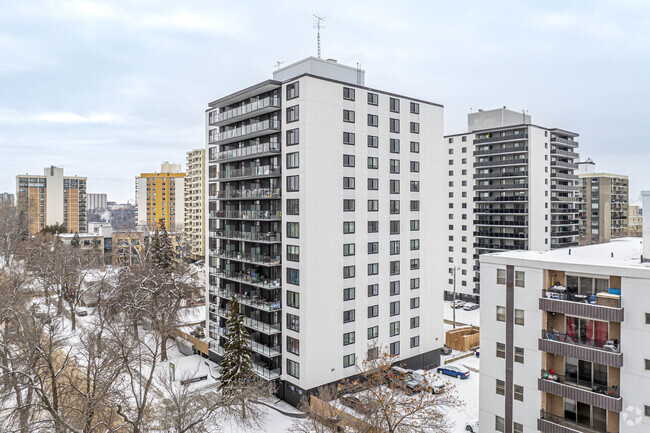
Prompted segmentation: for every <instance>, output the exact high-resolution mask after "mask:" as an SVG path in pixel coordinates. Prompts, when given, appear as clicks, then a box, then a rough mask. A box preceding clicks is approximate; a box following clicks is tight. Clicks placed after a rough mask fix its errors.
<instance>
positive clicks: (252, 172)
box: [218, 165, 281, 180]
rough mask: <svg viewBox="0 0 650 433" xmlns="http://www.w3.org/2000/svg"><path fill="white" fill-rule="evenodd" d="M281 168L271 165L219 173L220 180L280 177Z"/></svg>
mask: <svg viewBox="0 0 650 433" xmlns="http://www.w3.org/2000/svg"><path fill="white" fill-rule="evenodd" d="M280 173H281V171H280V167H275V166H271V165H263V166H261V167H248V168H240V169H237V170H222V171H220V172H219V176H218V178H219V179H228V180H233V179H239V178H248V177H263V176H273V177H274V176H280Z"/></svg>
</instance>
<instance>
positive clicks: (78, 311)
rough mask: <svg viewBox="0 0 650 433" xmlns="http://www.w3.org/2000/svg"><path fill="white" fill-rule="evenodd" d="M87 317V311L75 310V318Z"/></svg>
mask: <svg viewBox="0 0 650 433" xmlns="http://www.w3.org/2000/svg"><path fill="white" fill-rule="evenodd" d="M87 315H88V310H77V316H79V317H85V316H87Z"/></svg>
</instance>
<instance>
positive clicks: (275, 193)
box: [210, 188, 280, 200]
mask: <svg viewBox="0 0 650 433" xmlns="http://www.w3.org/2000/svg"><path fill="white" fill-rule="evenodd" d="M212 197H213V196H210V198H212ZM216 198H220V199H242V200H246V199H256V200H259V199H265V198H269V199H277V198H280V188H256V189H244V190H241V189H233V190H225V191H219V192H218V193H217V195H216Z"/></svg>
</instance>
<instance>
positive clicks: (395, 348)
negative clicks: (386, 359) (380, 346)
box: [390, 341, 399, 356]
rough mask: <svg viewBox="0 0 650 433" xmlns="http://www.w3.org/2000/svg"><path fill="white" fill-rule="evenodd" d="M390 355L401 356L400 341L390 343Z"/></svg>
mask: <svg viewBox="0 0 650 433" xmlns="http://www.w3.org/2000/svg"><path fill="white" fill-rule="evenodd" d="M390 354H391V355H393V356H397V355H399V341H395V342H393V343H390Z"/></svg>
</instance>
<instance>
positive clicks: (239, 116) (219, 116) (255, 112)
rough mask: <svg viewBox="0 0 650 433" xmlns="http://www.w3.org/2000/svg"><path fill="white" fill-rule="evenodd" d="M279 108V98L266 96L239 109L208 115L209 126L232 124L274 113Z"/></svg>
mask: <svg viewBox="0 0 650 433" xmlns="http://www.w3.org/2000/svg"><path fill="white" fill-rule="evenodd" d="M279 108H280V98H278V97H274V96H267V97H266V98H263V99H260V100H258V101H253V102H249V103H248V104H245V105H241V106H239V107H235V108H231V109H230V110H226V111H222V112H221V113H217V112H216V111H215V112H212V113H210V119H209V121H210V125H220V124H223V123H225V122H233V121H237V120H243V119H246V118H248V117H253V116H259V115H262V114H264V113H268V112H271V111H275V110H277V109H279Z"/></svg>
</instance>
